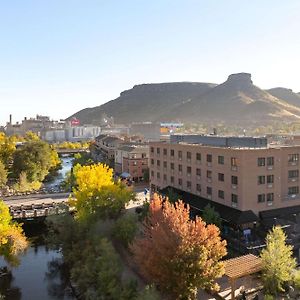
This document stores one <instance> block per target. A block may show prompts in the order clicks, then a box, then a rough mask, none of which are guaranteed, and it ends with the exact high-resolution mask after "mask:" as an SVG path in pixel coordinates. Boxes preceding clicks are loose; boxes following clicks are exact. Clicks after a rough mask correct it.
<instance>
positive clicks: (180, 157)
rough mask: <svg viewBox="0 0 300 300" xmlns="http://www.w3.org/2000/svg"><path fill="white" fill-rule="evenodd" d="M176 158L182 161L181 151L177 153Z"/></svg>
mask: <svg viewBox="0 0 300 300" xmlns="http://www.w3.org/2000/svg"><path fill="white" fill-rule="evenodd" d="M178 158H179V159H182V151H178Z"/></svg>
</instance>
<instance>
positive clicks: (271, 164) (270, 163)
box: [267, 156, 274, 166]
mask: <svg viewBox="0 0 300 300" xmlns="http://www.w3.org/2000/svg"><path fill="white" fill-rule="evenodd" d="M267 166H274V157H273V156H271V157H267Z"/></svg>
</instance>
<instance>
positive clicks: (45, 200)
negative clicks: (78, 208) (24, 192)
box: [4, 193, 70, 221]
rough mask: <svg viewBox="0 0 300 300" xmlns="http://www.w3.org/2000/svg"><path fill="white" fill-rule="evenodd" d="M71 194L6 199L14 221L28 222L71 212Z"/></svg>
mask: <svg viewBox="0 0 300 300" xmlns="http://www.w3.org/2000/svg"><path fill="white" fill-rule="evenodd" d="M69 195H70V193H57V194H36V195H28V196H14V197H7V198H5V199H4V202H5V204H6V205H7V206H8V207H9V210H10V214H11V216H12V217H13V219H16V220H21V221H27V220H30V219H36V218H41V217H42V218H45V217H47V216H50V215H55V214H61V213H64V212H66V211H69V206H68V203H67V201H68V198H69Z"/></svg>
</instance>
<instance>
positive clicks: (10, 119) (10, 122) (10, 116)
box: [9, 114, 12, 125]
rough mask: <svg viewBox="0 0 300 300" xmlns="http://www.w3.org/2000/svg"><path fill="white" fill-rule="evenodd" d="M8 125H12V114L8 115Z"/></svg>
mask: <svg viewBox="0 0 300 300" xmlns="http://www.w3.org/2000/svg"><path fill="white" fill-rule="evenodd" d="M9 124H10V125H11V124H12V114H10V115H9Z"/></svg>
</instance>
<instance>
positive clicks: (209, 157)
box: [206, 154, 212, 163]
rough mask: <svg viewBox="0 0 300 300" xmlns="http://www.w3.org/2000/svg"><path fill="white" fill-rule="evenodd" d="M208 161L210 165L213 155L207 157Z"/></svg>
mask: <svg viewBox="0 0 300 300" xmlns="http://www.w3.org/2000/svg"><path fill="white" fill-rule="evenodd" d="M206 161H207V162H209V163H211V162H212V155H211V154H207V155H206Z"/></svg>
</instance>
